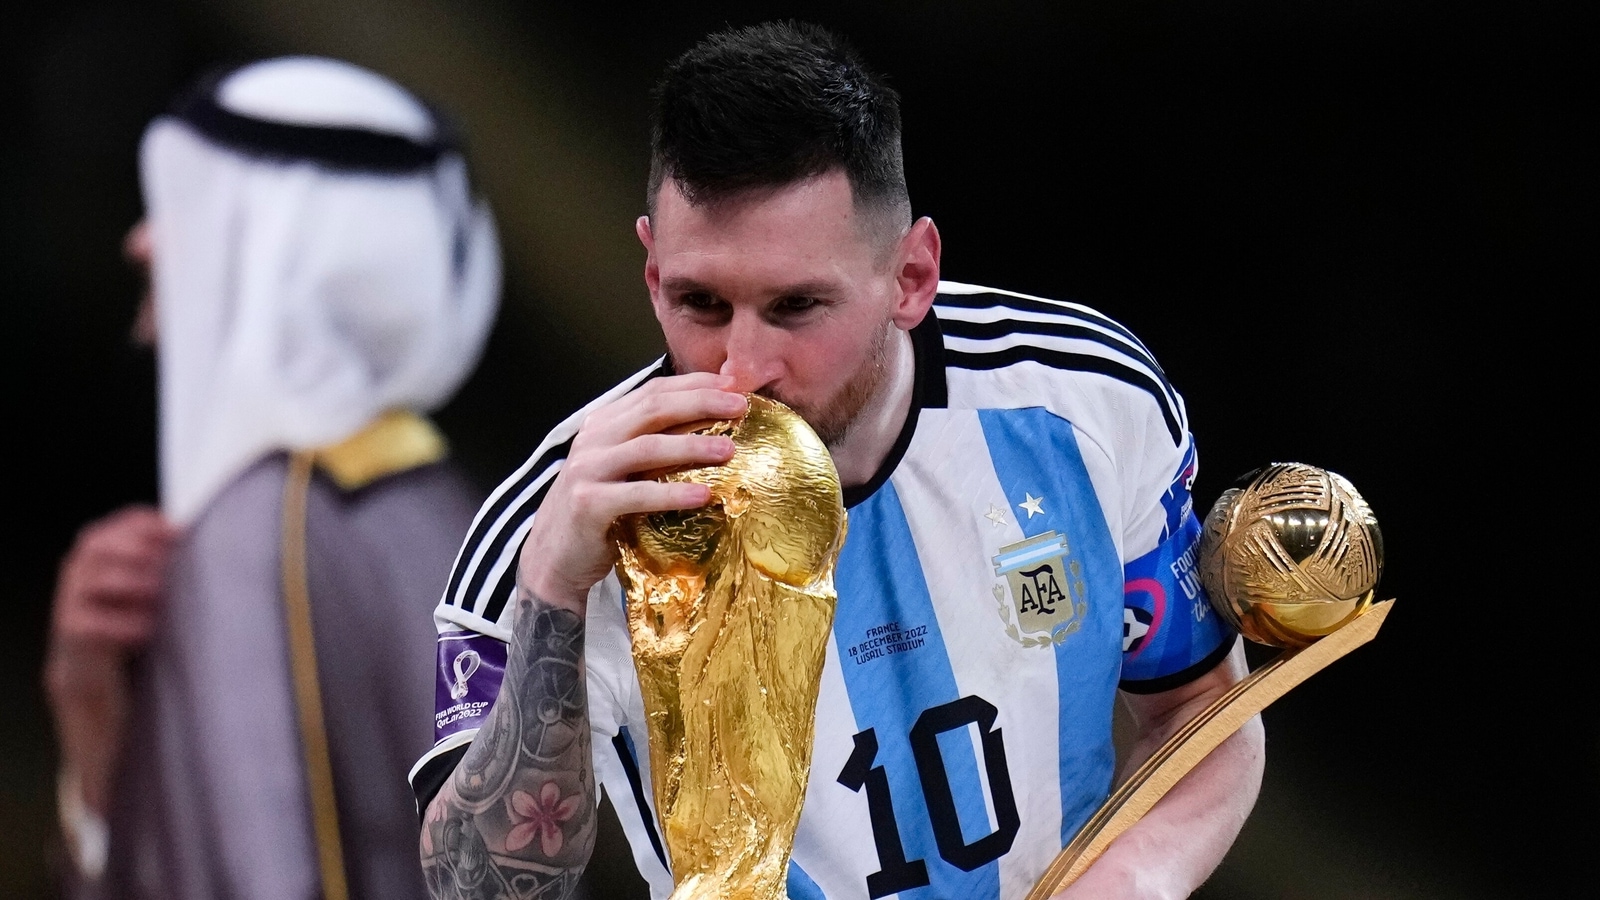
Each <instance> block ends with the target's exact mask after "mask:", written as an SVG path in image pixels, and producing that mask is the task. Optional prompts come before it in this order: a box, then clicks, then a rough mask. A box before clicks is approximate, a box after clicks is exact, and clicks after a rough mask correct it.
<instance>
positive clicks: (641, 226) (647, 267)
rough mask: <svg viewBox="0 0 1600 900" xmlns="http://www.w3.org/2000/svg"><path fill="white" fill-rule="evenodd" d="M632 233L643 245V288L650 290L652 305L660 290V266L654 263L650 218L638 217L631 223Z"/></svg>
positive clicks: (654, 254) (654, 249) (654, 242)
mask: <svg viewBox="0 0 1600 900" xmlns="http://www.w3.org/2000/svg"><path fill="white" fill-rule="evenodd" d="M633 233H634V234H637V235H638V236H639V243H641V244H643V245H644V286H645V287H646V288H648V289H649V290H650V302H651V303H654V302H655V301H656V297H657V296H658V295H659V294H660V289H661V266H660V265H659V264H658V263H657V262H656V237H655V233H654V232H653V231H651V230H650V217H649V216H640V217H639V220H638V221H636V222H634V223H633Z"/></svg>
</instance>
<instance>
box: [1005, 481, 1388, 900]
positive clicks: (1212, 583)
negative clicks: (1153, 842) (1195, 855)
mask: <svg viewBox="0 0 1600 900" xmlns="http://www.w3.org/2000/svg"><path fill="white" fill-rule="evenodd" d="M1382 569H1383V537H1382V534H1381V533H1380V532H1379V530H1378V522H1377V519H1375V518H1374V517H1373V515H1372V510H1371V509H1370V508H1369V507H1368V506H1367V503H1366V501H1365V500H1364V499H1362V497H1361V495H1360V494H1359V493H1358V492H1357V491H1356V489H1355V486H1354V485H1352V484H1351V483H1350V482H1349V481H1348V480H1347V479H1345V478H1344V477H1342V476H1340V475H1337V474H1335V473H1333V472H1329V471H1327V470H1326V469H1319V468H1317V467H1315V466H1308V465H1303V464H1301V463H1274V464H1272V465H1270V466H1267V467H1265V468H1263V469H1260V470H1257V471H1256V472H1252V473H1250V474H1248V475H1246V476H1245V477H1244V478H1243V479H1241V485H1240V486H1238V487H1234V488H1230V489H1229V490H1227V491H1225V492H1223V494H1222V496H1221V497H1219V498H1217V502H1216V503H1215V504H1214V505H1213V506H1212V508H1211V511H1210V513H1209V514H1207V516H1206V520H1205V524H1204V528H1203V530H1202V532H1201V536H1200V579H1201V581H1202V583H1204V585H1205V588H1206V591H1207V593H1208V594H1209V595H1210V598H1211V605H1212V607H1213V608H1215V609H1216V611H1217V613H1218V614H1219V615H1221V616H1222V617H1223V618H1224V619H1225V620H1227V621H1228V622H1229V623H1231V624H1232V625H1233V626H1234V627H1236V628H1237V629H1238V630H1239V632H1240V633H1241V634H1243V635H1244V636H1245V637H1246V638H1247V639H1249V640H1251V641H1254V642H1256V643H1258V644H1265V645H1267V646H1272V647H1280V648H1283V649H1282V652H1281V653H1279V654H1278V655H1277V656H1276V657H1274V658H1273V659H1272V660H1271V661H1270V662H1267V663H1265V664H1263V665H1262V666H1260V667H1258V668H1257V669H1256V670H1255V671H1253V672H1251V673H1250V675H1249V676H1248V677H1246V678H1245V679H1244V680H1243V681H1240V682H1239V683H1238V684H1237V685H1235V686H1234V687H1233V689H1232V690H1230V691H1229V692H1228V693H1227V694H1224V695H1223V696H1222V697H1220V698H1218V699H1217V700H1216V702H1214V703H1212V704H1211V705H1210V706H1209V707H1207V708H1206V709H1205V710H1204V711H1203V712H1201V713H1200V714H1199V715H1197V716H1195V718H1194V719H1192V720H1191V721H1190V722H1189V723H1188V724H1187V725H1185V726H1184V727H1183V728H1182V729H1181V730H1180V731H1179V732H1178V733H1176V734H1175V735H1173V736H1172V738H1171V739H1170V740H1168V741H1167V743H1166V744H1164V745H1163V746H1162V747H1161V748H1160V749H1158V750H1157V751H1156V753H1155V754H1154V755H1152V756H1151V757H1150V759H1149V760H1147V761H1146V762H1145V763H1144V765H1143V766H1141V767H1140V768H1139V770H1138V771H1136V772H1135V773H1134V774H1133V775H1132V776H1131V777H1129V778H1128V779H1127V781H1125V782H1123V783H1122V784H1121V785H1120V786H1119V787H1118V788H1117V789H1116V790H1115V791H1114V792H1112V794H1111V796H1110V797H1109V798H1107V799H1106V801H1105V803H1104V804H1102V805H1101V807H1100V809H1099V810H1098V811H1097V812H1096V813H1095V814H1094V815H1093V816H1092V817H1090V819H1089V821H1088V822H1086V823H1085V824H1084V826H1083V827H1082V828H1081V829H1079V831H1078V834H1077V835H1076V836H1075V837H1074V838H1073V840H1072V841H1071V842H1070V843H1068V844H1067V846H1066V848H1065V849H1063V850H1062V851H1061V853H1060V854H1059V855H1057V857H1056V858H1055V860H1054V861H1052V862H1051V864H1050V866H1049V867H1048V868H1046V869H1045V872H1044V874H1043V875H1042V876H1040V878H1039V880H1038V881H1037V882H1036V883H1035V884H1034V887H1033V890H1031V891H1029V892H1028V896H1027V900H1045V898H1048V897H1050V896H1052V895H1054V894H1055V893H1057V892H1058V891H1061V890H1062V889H1064V888H1066V887H1067V885H1069V884H1071V883H1072V882H1073V881H1074V880H1076V879H1077V878H1078V876H1079V875H1081V874H1083V872H1084V870H1086V869H1087V868H1089V866H1090V864H1092V863H1093V862H1094V861H1095V860H1096V859H1098V858H1099V856H1100V854H1101V853H1103V852H1104V851H1105V849H1106V847H1107V846H1109V845H1110V843H1111V842H1112V841H1113V840H1115V839H1116V838H1117V837H1118V836H1119V835H1121V834H1122V833H1123V832H1124V831H1126V830H1127V829H1128V828H1129V826H1131V825H1133V823H1135V822H1137V821H1138V820H1139V818H1140V817H1141V816H1143V815H1144V814H1145V813H1146V812H1148V811H1149V810H1150V807H1152V806H1154V805H1155V802H1156V801H1157V800H1159V799H1161V797H1162V795H1164V794H1165V793H1166V792H1167V791H1168V790H1170V789H1171V788H1172V786H1173V785H1174V784H1176V783H1177V782H1178V779H1180V778H1182V777H1183V776H1184V775H1185V774H1187V773H1188V772H1189V770H1191V769H1193V768H1194V767H1195V766H1196V765H1197V764H1198V763H1199V762H1200V760H1202V759H1204V758H1205V757H1206V754H1208V753H1210V752H1211V751H1212V750H1213V749H1215V748H1216V747H1217V745H1218V744H1221V743H1222V742H1223V741H1224V740H1225V739H1227V737H1228V736H1229V735H1231V734H1233V733H1234V732H1235V731H1237V730H1238V729H1239V728H1240V726H1242V725H1244V723H1245V722H1247V721H1249V719H1250V717H1252V716H1254V715H1256V714H1257V713H1259V712H1261V710H1263V709H1265V708H1266V707H1267V705H1268V704H1270V703H1272V701H1274V700H1276V699H1278V698H1279V697H1281V696H1283V695H1284V694H1285V693H1287V692H1288V691H1289V689H1290V688H1293V687H1294V686H1295V685H1297V684H1300V683H1301V682H1302V681H1305V680H1306V679H1307V678H1309V677H1311V676H1312V675H1313V674H1315V673H1317V672H1319V671H1321V670H1322V669H1323V668H1325V667H1327V666H1328V665H1329V664H1330V663H1332V662H1333V661H1334V660H1336V659H1338V658H1340V657H1341V656H1344V655H1345V654H1347V653H1349V652H1350V651H1351V650H1354V649H1355V648H1357V647H1359V646H1361V645H1362V644H1365V643H1366V642H1368V641H1370V640H1372V638H1373V636H1374V635H1376V634H1377V633H1378V628H1379V626H1381V625H1382V624H1383V620H1384V618H1385V617H1386V616H1387V615H1388V614H1389V610H1390V608H1391V606H1392V605H1393V603H1394V601H1393V600H1385V601H1383V602H1382V603H1373V602H1372V598H1373V593H1374V590H1375V589H1376V587H1377V584H1378V578H1379V576H1380V575H1381V573H1382Z"/></svg>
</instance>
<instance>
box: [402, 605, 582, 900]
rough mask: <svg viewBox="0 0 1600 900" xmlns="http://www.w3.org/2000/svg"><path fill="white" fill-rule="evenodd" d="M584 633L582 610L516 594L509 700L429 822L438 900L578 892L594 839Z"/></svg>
mask: <svg viewBox="0 0 1600 900" xmlns="http://www.w3.org/2000/svg"><path fill="white" fill-rule="evenodd" d="M583 637H584V621H583V612H582V611H581V610H573V609H570V608H567V607H565V606H556V605H554V604H551V603H547V602H545V601H543V600H541V599H539V598H538V597H536V596H534V595H533V594H532V593H530V592H529V591H527V590H525V589H523V588H521V587H520V586H519V587H518V589H517V610H516V618H515V625H514V626H513V631H512V637H511V647H510V650H509V653H508V654H507V657H506V672H505V681H504V682H503V684H502V686H501V689H500V697H499V699H498V700H496V701H495V705H494V708H493V709H492V710H490V712H489V715H488V718H487V720H486V721H485V723H484V725H483V727H482V728H481V729H480V730H479V731H478V736H477V739H476V740H474V741H473V742H472V746H471V747H470V748H469V749H468V750H467V753H466V756H465V757H463V758H462V760H461V763H460V765H458V766H457V767H456V770H455V772H454V773H452V775H451V776H450V779H449V780H448V781H446V782H445V785H444V787H443V788H442V789H441V790H440V792H439V795H438V796H437V797H435V798H434V800H433V802H432V803H431V804H429V806H428V815H427V817H426V819H425V821H424V822H423V827H422V868H423V874H424V875H425V876H426V878H427V882H428V890H429V891H430V892H431V893H432V894H433V896H434V897H435V898H439V900H445V898H458V897H460V898H466V897H484V898H487V897H538V898H546V897H548V898H563V897H570V896H572V893H573V891H574V889H575V888H576V887H577V883H578V876H579V875H580V874H581V873H582V871H583V867H584V864H585V863H586V862H588V859H589V851H590V849H591V848H592V847H593V845H594V831H595V802H596V801H595V784H594V773H593V770H592V768H591V766H590V757H589V710H588V704H587V702H586V698H585V695H584V669H583Z"/></svg>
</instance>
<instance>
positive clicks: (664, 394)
mask: <svg viewBox="0 0 1600 900" xmlns="http://www.w3.org/2000/svg"><path fill="white" fill-rule="evenodd" d="M733 385H734V379H733V378H732V377H731V376H726V375H716V374H711V373H706V372H701V373H695V374H690V375H675V376H671V377H667V378H657V379H655V380H653V381H649V382H647V383H645V385H644V386H643V387H640V388H639V389H638V390H635V391H633V392H631V393H629V394H627V395H625V396H623V397H620V398H618V399H617V400H616V401H614V402H612V403H610V404H608V405H606V406H602V407H600V408H599V409H596V410H594V411H593V412H591V413H590V414H589V415H588V417H587V418H585V419H584V421H583V424H582V425H581V426H580V427H579V429H578V433H577V435H575V436H574V437H573V439H572V449H571V451H569V452H568V454H567V459H566V462H565V463H563V464H562V467H561V472H560V474H558V475H557V476H556V478H555V481H554V482H553V483H552V484H551V485H550V492H549V493H548V494H547V495H546V496H545V499H544V502H543V503H541V504H540V506H539V512H538V514H537V515H535V516H534V518H533V527H532V528H531V529H530V530H529V532H528V538H527V540H526V541H524V542H523V545H522V552H521V555H520V557H519V558H518V578H519V581H520V582H521V584H522V585H523V587H524V588H525V589H526V590H528V591H530V592H532V593H533V594H534V595H535V596H537V597H539V598H540V599H542V600H544V601H545V602H547V603H556V604H560V605H564V606H568V607H570V608H573V609H576V610H582V609H583V608H584V604H585V599H586V597H587V595H588V592H589V588H591V587H593V586H594V584H595V583H596V582H598V581H600V579H602V578H604V577H605V576H606V573H607V572H609V571H610V570H611V567H612V565H613V563H614V561H615V553H614V551H613V549H612V547H611V543H610V540H609V538H608V537H607V531H608V530H609V529H610V527H611V523H612V522H613V521H615V520H616V518H617V517H618V516H621V515H626V514H629V513H639V512H656V511H660V510H667V509H693V508H694V507H697V506H704V505H705V504H706V503H709V502H710V501H711V489H710V488H708V487H706V486H705V485H703V484H691V483H670V484H669V483H662V482H658V481H654V480H650V479H634V478H633V476H635V475H638V474H639V473H643V472H649V471H652V470H655V469H664V468H675V467H681V466H714V465H721V464H722V463H725V462H727V461H728V460H730V459H732V458H733V439H732V438H729V437H726V436H722V435H703V434H683V433H670V432H672V430H673V429H681V428H682V426H685V425H692V424H694V423H696V422H701V421H704V420H707V419H731V418H736V417H738V416H742V415H744V413H745V412H746V411H747V410H748V409H749V402H748V401H746V400H745V398H744V395H743V394H741V393H738V392H736V391H734V390H732V388H733Z"/></svg>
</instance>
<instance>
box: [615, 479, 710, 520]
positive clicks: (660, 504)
mask: <svg viewBox="0 0 1600 900" xmlns="http://www.w3.org/2000/svg"><path fill="white" fill-rule="evenodd" d="M607 489H608V493H610V494H611V498H612V504H611V506H612V509H613V510H614V512H613V513H612V514H611V516H610V517H609V518H607V519H606V521H607V522H608V523H609V522H610V521H612V520H613V519H615V518H616V517H617V516H621V515H628V514H630V513H647V512H661V511H663V510H669V509H694V508H696V507H699V506H705V505H706V504H707V503H710V502H711V489H710V488H708V487H706V486H705V485H703V484H695V483H693V482H687V481H676V482H667V481H628V482H624V483H622V484H614V485H608V486H607Z"/></svg>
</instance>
